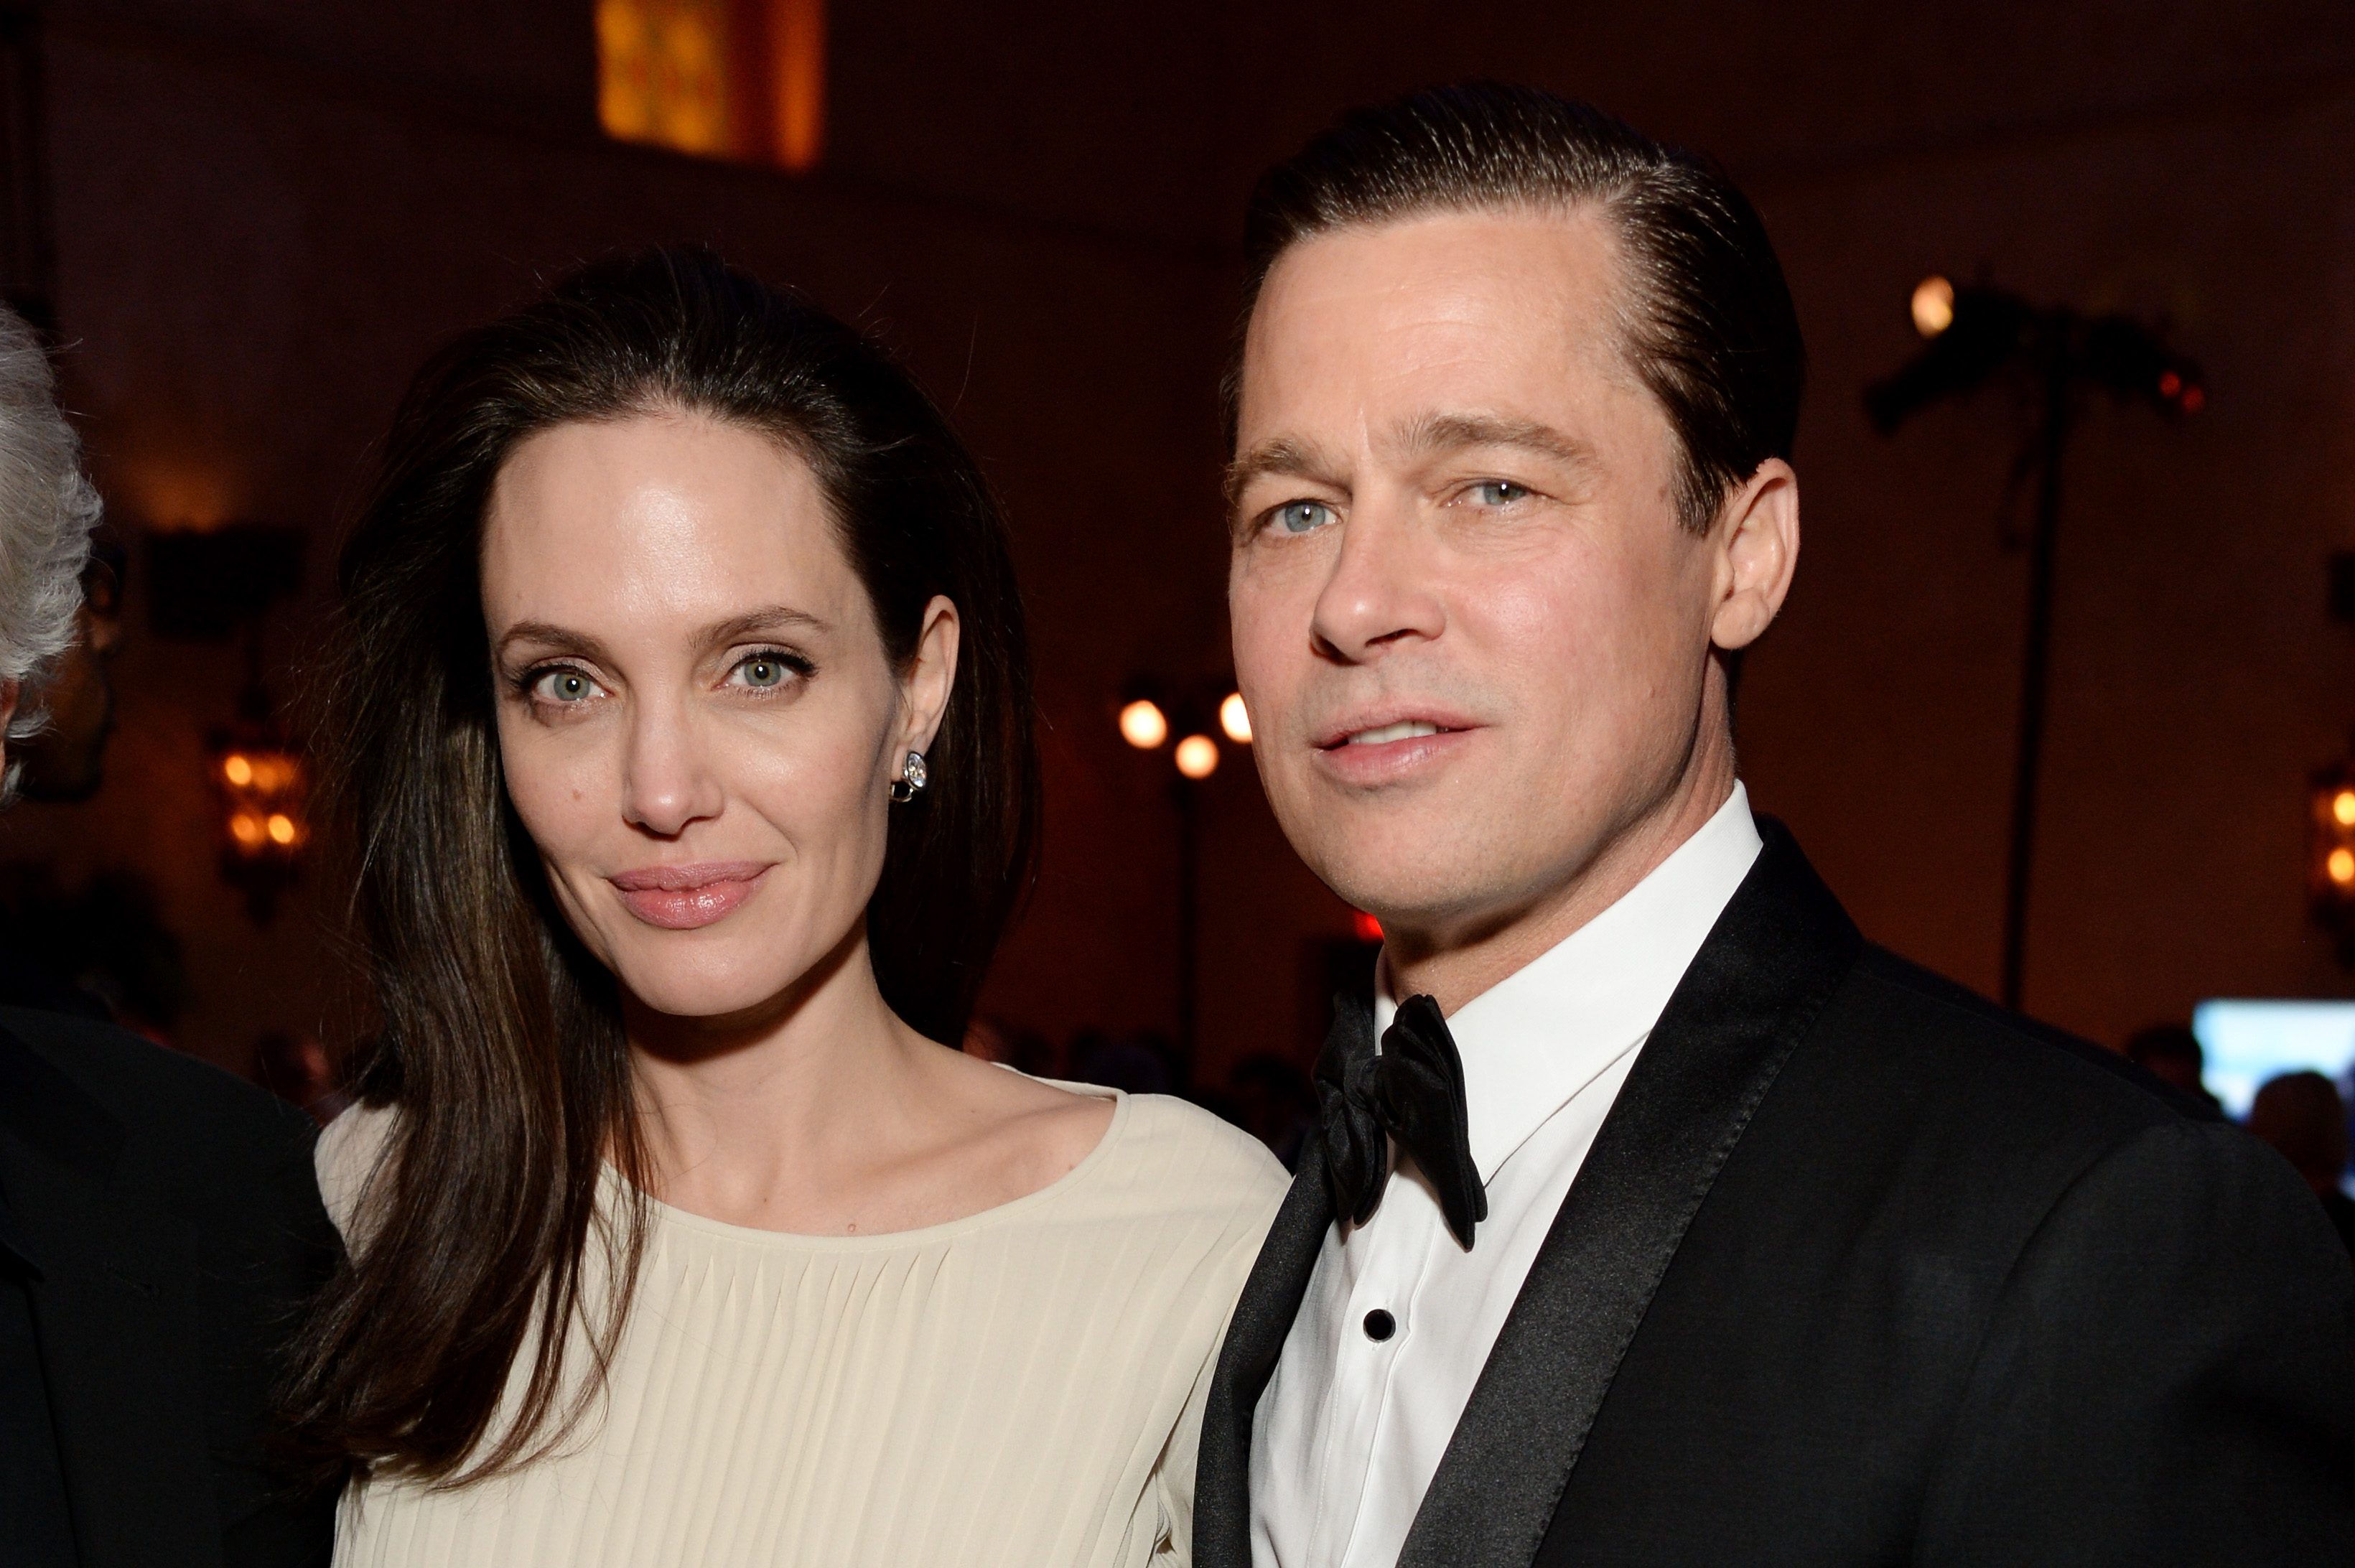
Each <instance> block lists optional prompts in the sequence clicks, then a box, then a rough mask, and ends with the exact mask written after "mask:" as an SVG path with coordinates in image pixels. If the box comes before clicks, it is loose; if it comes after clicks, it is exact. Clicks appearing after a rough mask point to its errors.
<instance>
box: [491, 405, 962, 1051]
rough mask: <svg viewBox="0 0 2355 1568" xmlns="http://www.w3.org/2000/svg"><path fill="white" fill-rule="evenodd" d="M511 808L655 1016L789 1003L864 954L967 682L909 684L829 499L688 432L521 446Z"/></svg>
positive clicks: (561, 895)
mask: <svg viewBox="0 0 2355 1568" xmlns="http://www.w3.org/2000/svg"><path fill="white" fill-rule="evenodd" d="M482 583H483V618H484V624H485V627H486V629H487V630H488V633H489V636H490V645H491V678H492V680H493V682H494V684H495V688H496V701H497V709H498V729H499V751H500V755H501V757H502V758H503V759H504V761H505V764H506V787H507V794H508V796H509V798H511V799H512V800H513V801H514V802H515V807H516V811H517V815H518V816H521V817H522V819H523V825H524V827H525V829H526V830H527V832H529V834H530V835H531V838H532V842H533V843H534V844H536V845H537V846H538V849H539V854H540V859H541V863H542V864H543V865H544V866H545V867H546V868H547V871H548V878H549V883H550V884H551V886H553V888H554V889H555V892H556V897H557V901H558V902H559V904H560V905H561V906H562V907H563V910H564V913H565V917H566V919H567V920H569V921H570V923H571V925H572V929H573V930H574V931H575V932H577V933H579V934H580V936H581V941H582V942H584V943H585V944H587V945H588V947H589V949H590V951H591V952H592V953H594V954H595V955H597V956H598V957H599V958H600V959H601V960H602V961H603V962H604V964H605V965H607V966H608V967H609V968H611V969H612V970H613V973H614V975H615V976H618V977H619V978H620V980H621V982H622V984H623V987H626V988H627V989H628V991H629V992H630V993H631V994H632V995H633V996H634V997H636V998H637V999H638V1000H639V1001H640V1002H642V1003H644V1004H645V1005H646V1006H647V1007H649V1008H654V1009H655V1010H656V1011H658V1012H663V1013H668V1014H674V1015H680V1016H688V1017H726V1016H730V1015H736V1014H742V1013H746V1012H748V1011H751V1010H754V1009H758V1008H761V1007H762V1006H763V1004H767V1003H770V1002H772V1001H773V1000H775V999H777V998H780V997H783V996H784V995H786V994H787V993H789V992H790V991H792V990H793V989H794V987H795V984H796V982H798V981H800V980H801V979H802V978H803V977H804V976H806V975H808V974H809V973H810V972H811V970H812V969H813V968H814V967H815V966H817V965H819V964H820V963H821V962H822V961H823V960H825V959H826V957H827V956H828V955H832V954H834V953H836V952H837V951H838V950H840V949H841V948H842V946H843V944H844V942H845V939H846V938H847V937H848V936H849V935H850V934H851V933H853V932H854V931H856V930H857V929H858V926H859V923H860V922H861V921H862V919H863V918H864V912H865V910H866V907H867V901H868V896H869V895H870V894H872V893H873V891H875V884H876V880H877V878H878V877H879V875H880V874H881V871H882V866H883V848H884V838H885V833H886V829H887V827H888V822H889V816H888V814H889V812H890V810H891V805H890V784H891V781H892V780H893V779H894V778H896V777H898V776H899V773H900V760H901V758H902V757H903V756H904V755H905V754H906V753H907V752H910V751H918V752H921V751H922V750H924V749H925V748H926V747H927V746H928V745H929V744H930V743H931V741H932V732H933V731H934V730H935V729H936V728H937V727H938V725H939V721H940V715H941V711H942V709H943V707H944V706H945V705H946V702H947V699H948V690H949V685H950V679H951V677H952V675H953V674H954V669H955V666H956V644H957V622H956V613H955V610H954V607H953V606H951V605H950V603H949V602H948V601H947V600H945V599H935V600H933V601H932V605H931V606H930V607H929V608H928V609H927V611H926V613H925V625H924V629H923V635H922V639H921V643H920V646H919V648H918V652H917V657H916V661H915V663H914V665H913V667H911V668H909V669H907V670H904V671H902V670H895V669H894V668H893V667H891V664H890V659H889V657H888V656H887V655H886V653H885V651H884V647H883V641H882V637H881V635H880V634H879V631H878V630H877V627H876V624H875V613H874V609H873V606H872V605H871V603H869V601H868V596H867V592H866V590H865V589H864V588H863V587H862V586H861V584H860V582H859V581H858V575H857V573H855V572H854V571H852V570H851V565H850V561H849V560H848V558H847V556H846V555H845V554H844V552H843V549H842V546H841V545H840V543H839V542H838V541H837V538H836V534H835V528H834V524H833V522H832V521H831V519H830V518H829V517H828V516H827V513H826V505H825V501H824V499H823V497H822V496H821V495H820V493H819V489H818V485H817V482H816V479H815V477H814V476H813V475H811V473H810V471H809V468H808V466H807V465H806V464H804V463H803V462H802V461H801V460H800V459H799V458H797V457H795V456H794V454H793V453H790V452H788V451H787V450H785V448H784V447H783V446H782V445H781V444H779V443H777V442H775V441H773V440H771V439H769V438H768V437H766V436H763V435H761V434H757V433H754V432H750V431H747V430H744V429H742V428H741V427H738V426H734V425H729V424H722V423H719V422H717V421H712V420H710V419H708V418H703V417H700V416H695V415H672V414H647V415H644V416H639V417H634V418H631V419H627V420H622V421H613V422H610V423H581V424H566V425H559V426H557V427H556V428H554V429H552V430H549V431H545V432H541V433H539V434H538V435H535V436H533V437H531V438H530V439H529V440H527V441H525V442H524V443H521V444H520V445H518V446H517V448H516V450H515V452H514V453H513V454H512V455H511V456H510V457H509V458H508V459H507V461H506V464H505V465H504V466H503V467H502V468H501V469H500V470H499V474H498V478H497V480H496V484H495V485H493V487H492V493H491V502H490V507H489V512H488V516H487V517H486V519H485V527H484V531H483V559H482Z"/></svg>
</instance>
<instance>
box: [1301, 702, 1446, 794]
mask: <svg viewBox="0 0 2355 1568" xmlns="http://www.w3.org/2000/svg"><path fill="white" fill-rule="evenodd" d="M1479 728H1480V726H1479V725H1478V724H1477V723H1476V722H1475V721H1473V720H1469V719H1466V718H1465V717H1464V716H1463V715H1461V714H1457V713H1433V712H1421V713H1416V712H1399V711H1396V710H1389V711H1382V712H1373V713H1362V714H1357V715H1353V716H1351V717H1350V718H1348V719H1347V720H1342V721H1340V722H1338V723H1336V724H1334V725H1332V726H1330V727H1329V728H1327V730H1326V731H1324V732H1323V733H1322V734H1320V735H1319V736H1318V737H1317V740H1316V761H1317V763H1318V765H1319V767H1320V768H1321V770H1322V771H1324V772H1326V773H1329V774H1332V775H1334V776H1336V777H1337V778H1338V779H1340V780H1341V781H1342V782H1344V783H1346V784H1352V785H1373V784H1391V783H1394V782H1397V781H1400V780H1402V779H1405V778H1407V777H1408V776H1410V775H1412V773H1416V772H1417V771H1418V770H1420V769H1422V768H1423V767H1424V766H1426V765H1428V764H1430V763H1434V762H1436V761H1438V760H1439V759H1440V758H1443V757H1445V756H1447V755H1449V754H1450V753H1452V752H1455V751H1457V750H1459V749H1460V748H1461V747H1463V746H1464V745H1465V743H1466V742H1467V741H1469V740H1470V739H1471V736H1472V734H1473V732H1474V731H1476V730H1478V729H1479Z"/></svg>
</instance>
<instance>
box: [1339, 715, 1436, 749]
mask: <svg viewBox="0 0 2355 1568" xmlns="http://www.w3.org/2000/svg"><path fill="white" fill-rule="evenodd" d="M1438 733H1439V726H1438V725H1436V724H1426V723H1424V722H1423V720H1420V719H1409V720H1403V721H1401V722H1400V723H1397V724H1385V725H1383V726H1382V727H1381V728H1380V729H1379V730H1360V731H1358V732H1357V733H1356V734H1354V735H1352V736H1350V737H1349V740H1348V743H1349V744H1350V745H1352V746H1386V745H1388V744H1390V743H1391V741H1412V740H1413V739H1414V738H1415V737H1416V736H1418V735H1436V734H1438Z"/></svg>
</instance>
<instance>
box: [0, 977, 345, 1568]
mask: <svg viewBox="0 0 2355 1568" xmlns="http://www.w3.org/2000/svg"><path fill="white" fill-rule="evenodd" d="M314 1138H315V1135H314V1129H313V1127H312V1125H311V1122H310V1119H309V1118H308V1117H307V1116H305V1115H303V1114H302V1113H301V1112H300V1111H298V1110H296V1109H295V1108H294V1107H293V1106H291V1105H288V1104H285V1103H284V1102H282V1101H281V1100H279V1099H278V1098H277V1097H276V1096H275V1095H272V1094H270V1093H266V1092H265V1091H263V1090H261V1089H259V1088H256V1087H255V1086H253V1085H252V1084H250V1083H244V1082H242V1081H240V1080H239V1079H237V1078H234V1077H232V1076H230V1075H229V1073H227V1072H222V1071H220V1070H219V1069H218V1068H216V1067H213V1066H210V1065H209V1064H208V1063H205V1062H202V1061H197V1060H195V1059H193V1058H190V1057H186V1056H183V1055H180V1054H178V1053H177V1052H175V1051H168V1050H166V1049H165V1048H163V1047H161V1046H157V1045H155V1044H154V1043H152V1042H150V1041H148V1040H143V1039H141V1038H139V1037H138V1036H136V1035H133V1034H131V1033H129V1032H127V1031H125V1030H123V1029H117V1028H115V1027H114V1026H113V1025H112V1024H108V1023H104V1022H101V1021H98V1020H94V1019H82V1018H76V1017H71V1016H68V1015H62V1014H55V1013H44V1012H36V1011H32V1010H29V1009H25V1008H0V1190H5V1202H6V1204H7V1206H8V1209H9V1211H10V1219H11V1221H12V1224H13V1227H14V1229H15V1231H16V1234H17V1235H18V1236H19V1237H20V1238H21V1240H22V1242H23V1243H24V1244H25V1246H26V1247H27V1249H28V1250H29V1251H30V1253H31V1261H32V1264H33V1269H34V1273H33V1276H32V1278H31V1281H30V1283H29V1284H27V1286H26V1294H27V1301H28V1304H29V1307H30V1310H31V1312H32V1314H33V1319H34V1322H35V1326H36V1330H37V1339H38V1342H39V1346H40V1360H41V1363H42V1364H41V1372H42V1379H43V1381H44V1383H45V1384H46V1388H47V1396H48V1404H49V1406H50V1409H51V1411H52V1413H53V1417H54V1426H55V1440H56V1445H57V1450H58V1456H59V1462H60V1467H61V1468H62V1472H63V1476H64V1480H65V1484H66V1489H67V1493H68V1497H69V1501H70V1504H71V1511H72V1516H73V1524H74V1535H75V1538H76V1545H77V1549H78V1553H79V1556H80V1562H81V1563H83V1564H84V1568H91V1565H97V1564H112V1563H125V1564H129V1563H137V1564H141V1565H142V1568H146V1565H150V1564H171V1563H220V1564H225V1565H227V1568H293V1565H295V1564H307V1563H325V1560H326V1554H327V1551H328V1548H329V1545H330V1541H331V1538H332V1531H333V1527H334V1509H335V1494H334V1491H333V1490H327V1491H321V1490H318V1489H316V1488H307V1487H305V1486H304V1485H303V1484H301V1483H300V1482H298V1481H297V1480H295V1479H294V1478H293V1477H292V1476H291V1475H290V1474H289V1473H288V1472H287V1471H286V1469H285V1468H284V1467H283V1466H282V1464H281V1463H280V1462H279V1461H278V1460H277V1459H276V1457H275V1456H274V1455H273V1452H272V1447H271V1442H270V1438H271V1433H272V1430H273V1426H274V1417H273V1414H272V1409H273V1405H272V1402H273V1399H274V1396H275V1393H276V1390H277V1387H278V1384H279V1382H280V1380H281V1378H282V1375H283V1372H284V1370H285V1352H286V1347H287V1345H288V1343H289V1341H290V1340H291V1339H292V1337H293V1333H294V1332H295V1330H296V1328H297V1327H298V1326H299V1324H300V1321H301V1318H302V1314H303V1312H304V1308H305V1307H306V1306H307V1304H308V1302H309V1300H310V1298H311V1297H312V1296H313V1295H314V1293H315V1292H316V1290H317V1289H318V1288H319V1286H320V1285H322V1284H323V1283H325V1279H326V1278H327V1276H328V1275H329V1274H330V1273H331V1272H332V1270H333V1268H334V1266H335V1264H336V1258H337V1256H338V1247H339V1243H338V1242H337V1240H336V1233H335V1230H334V1227H333V1225H332V1224H331V1223H330V1222H329V1221H328V1219H327V1216H326V1212H325V1208H324V1207H323V1206H322V1204H321V1202H320V1200H319V1190H318V1183H317V1179H316V1177H315V1175H314V1171H313V1168H312V1149H313V1145H314Z"/></svg>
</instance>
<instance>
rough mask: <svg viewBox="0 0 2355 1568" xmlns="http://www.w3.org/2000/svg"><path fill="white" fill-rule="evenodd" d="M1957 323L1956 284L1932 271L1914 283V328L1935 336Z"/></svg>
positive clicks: (1928, 335)
mask: <svg viewBox="0 0 2355 1568" xmlns="http://www.w3.org/2000/svg"><path fill="white" fill-rule="evenodd" d="M1952 325H1955V285H1954V284H1952V283H1948V282H1947V281H1946V280H1945V279H1944V278H1942V277H1939V276H1938V275H1936V274H1935V273H1932V274H1931V275H1930V276H1929V277H1926V278H1924V279H1923V280H1922V281H1921V282H1920V283H1916V284H1914V285H1913V330H1914V331H1916V332H1918V333H1920V334H1921V335H1922V336H1924V337H1935V336H1938V334H1940V333H1942V332H1944V331H1945V330H1946V328H1948V327H1950V326H1952Z"/></svg>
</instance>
